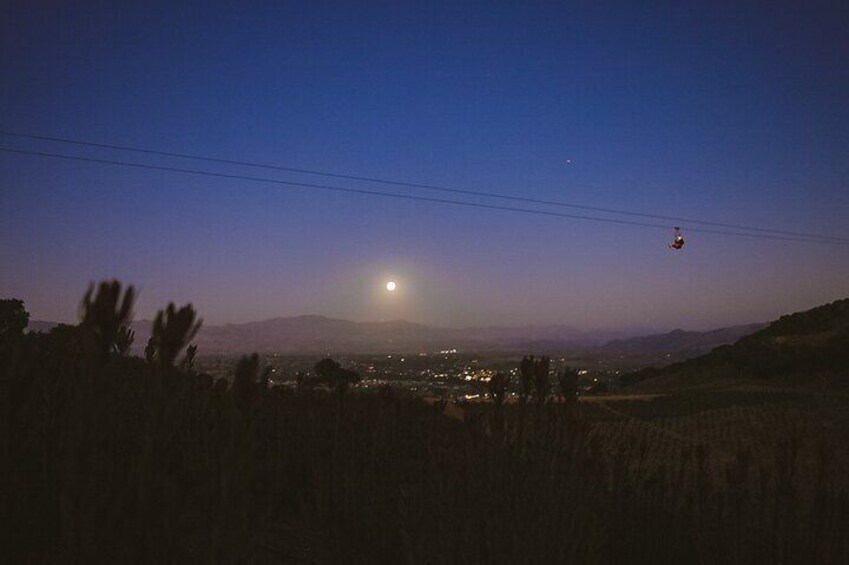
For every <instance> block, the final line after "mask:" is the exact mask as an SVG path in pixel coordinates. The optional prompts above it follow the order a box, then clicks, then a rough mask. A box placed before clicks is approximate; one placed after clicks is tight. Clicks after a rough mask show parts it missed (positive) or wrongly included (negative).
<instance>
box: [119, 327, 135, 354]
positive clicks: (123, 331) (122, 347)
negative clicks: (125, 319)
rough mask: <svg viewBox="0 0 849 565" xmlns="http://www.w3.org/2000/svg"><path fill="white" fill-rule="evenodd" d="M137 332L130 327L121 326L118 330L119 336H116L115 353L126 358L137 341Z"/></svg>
mask: <svg viewBox="0 0 849 565" xmlns="http://www.w3.org/2000/svg"><path fill="white" fill-rule="evenodd" d="M135 338H136V332H134V331H133V330H131V329H130V328H129V326H121V327H120V329H118V335H117V336H115V352H116V353H117V354H118V355H122V356H126V355H127V354H129V352H130V347H132V346H133V341H135Z"/></svg>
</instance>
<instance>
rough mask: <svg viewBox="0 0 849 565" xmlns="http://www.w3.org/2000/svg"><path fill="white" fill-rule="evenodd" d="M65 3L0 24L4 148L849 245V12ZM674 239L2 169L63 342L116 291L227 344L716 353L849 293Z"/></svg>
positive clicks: (825, 249) (13, 213) (806, 262)
mask: <svg viewBox="0 0 849 565" xmlns="http://www.w3.org/2000/svg"><path fill="white" fill-rule="evenodd" d="M34 4H39V5H34ZM58 4H59V3H57V2H45V3H32V2H5V3H3V6H2V8H0V14H2V16H0V18H2V28H0V45H2V52H0V58H1V59H0V62H2V75H0V108H2V113H0V129H5V130H15V131H21V132H27V133H35V134H45V135H56V136H64V137H72V138H79V139H85V140H92V141H98V142H106V143H117V144H125V145H135V146H142V147H149V148H156V149H162V150H170V151H181V152H191V153H198V154H205V155H210V156H217V157H225V158H231V159H244V160H251V161H259V162H268V163H276V164H280V165H285V166H291V167H301V168H312V169H320V170H326V171H330V172H337V173H349V174H355V175H364V176H377V177H385V178H392V179H400V180H406V181H409V182H420V183H429V184H438V185H444V186H450V187H455V188H461V189H470V190H483V191H489V192H498V193H503V194H514V195H524V196H528V197H533V198H544V199H555V200H564V201H568V202H577V203H582V204H586V205H591V206H602V207H615V208H624V209H630V210H635V211H641V212H649V213H659V214H667V215H680V216H684V217H696V218H703V219H706V220H714V221H721V222H729V223H743V224H753V225H757V226H763V227H770V228H776V229H789V230H797V231H814V232H821V233H824V234H828V235H833V236H841V237H849V227H847V222H846V220H847V218H849V103H848V102H849V98H847V93H849V34H847V33H846V29H849V9H847V8H846V7H845V6H846V5H845V2H844V3H842V4H843V7H842V8H841V3H837V2H836V3H832V4H819V3H799V2H793V3H776V2H773V3H764V4H763V5H762V6H761V7H754V6H746V7H744V6H740V5H739V4H740V3H736V2H735V3H729V4H727V5H726V6H724V7H723V6H721V5H720V4H719V3H717V2H704V3H700V4H691V7H688V8H684V7H681V4H682V3H679V2H675V3H669V4H668V5H666V6H665V7H664V6H662V5H661V3H658V2H651V3H628V4H622V5H615V4H613V3H598V2H581V3H553V2H552V3H535V5H534V6H520V4H524V3H501V2H493V1H486V2H480V3H471V2H469V3H456V2H451V3H444V4H443V3H437V2H421V3H418V2H416V3H413V2H398V1H393V2H369V3H362V4H360V5H357V3H354V2H303V3H284V2H268V3H267V4H265V5H261V4H259V3H250V4H252V5H253V6H255V7H252V8H250V9H248V8H244V7H238V8H234V7H232V6H228V5H226V4H223V3H222V4H216V3H210V2H193V3H180V2H162V3H155V2H144V3H138V5H137V7H135V8H123V7H122V8H117V7H114V5H117V4H118V3H113V2H83V3H81V4H74V5H67V6H59V5H58ZM246 4H248V3H246ZM601 4H604V6H603V7H602V6H601ZM81 6H82V7H81ZM0 146H3V147H19V148H25V149H38V150H46V151H57V152H65V153H69V154H75V155H86V156H96V157H102V158H119V159H124V160H135V161H142V160H143V161H145V162H149V163H163V164H164V163H167V164H170V165H176V166H189V167H197V166H198V164H197V163H191V162H182V163H181V162H175V161H166V160H165V159H159V158H150V157H147V158H142V157H139V156H133V155H128V154H120V153H115V152H108V151H104V150H95V149H84V148H69V147H63V146H61V145H59V144H51V143H36V142H33V141H24V140H20V139H13V138H8V137H2V136H0ZM567 159H570V160H571V161H572V162H571V164H567V163H566V160H567ZM202 166H203V167H206V168H209V169H211V170H216V171H224V172H228V173H236V174H260V175H262V176H276V177H278V178H283V179H290V180H306V181H307V182H316V180H317V179H316V178H315V177H306V176H298V175H286V174H283V173H276V174H274V175H270V173H267V172H266V173H257V172H256V171H251V170H250V169H240V168H237V167H224V166H213V165H209V164H203V165H202ZM320 182H321V181H320ZM324 182H331V181H327V180H325V181H324ZM333 184H338V185H343V184H344V185H347V186H365V185H361V184H358V183H353V182H345V183H343V182H342V181H333ZM384 189H385V187H384ZM393 190H395V189H393ZM397 191H398V192H404V190H403V189H397ZM408 192H413V191H410V190H408ZM496 203H497V202H496ZM670 231H671V230H670ZM669 237H670V233H669V232H667V231H661V230H655V229H641V228H635V227H625V226H611V225H605V224H599V223H595V222H588V221H578V220H565V219H556V218H543V217H533V216H524V215H518V214H511V213H507V212H497V211H486V210H477V209H468V208H454V207H449V206H444V205H437V204H425V203H416V202H405V201H386V200H381V199H377V198H367V197H358V196H351V195H344V194H333V193H322V192H310V191H304V190H299V189H281V188H280V187H274V186H263V185H255V184H250V183H245V182H238V181H233V180H221V179H209V178H198V177H190V176H185V175H178V174H169V173H163V172H153V171H138V170H131V169H125V168H119V167H107V166H99V165H90V164H84V163H77V162H56V161H50V160H45V159H39V158H36V157H23V156H17V155H8V154H0V295H3V296H16V297H20V298H23V299H24V300H25V301H26V303H27V306H28V309H29V310H30V311H31V313H32V315H33V318H37V319H53V320H64V321H68V320H72V319H74V317H75V314H76V305H77V303H78V300H79V298H80V296H81V295H82V292H83V291H84V289H85V287H86V285H87V284H88V282H89V281H92V280H98V279H101V278H105V277H118V278H120V279H121V280H123V281H127V282H132V283H135V284H136V285H137V286H138V287H140V289H141V298H140V300H139V303H138V307H137V317H148V316H151V315H152V314H153V313H154V312H155V310H156V309H157V308H159V307H162V306H163V305H164V304H165V303H166V302H167V301H170V300H174V301H178V302H187V301H191V302H193V303H194V304H195V305H196V306H197V307H198V309H199V310H200V312H201V315H202V316H203V317H204V318H205V320H206V321H207V322H208V323H223V322H239V321H247V320H256V319H263V318H269V317H274V316H283V315H296V314H306V313H316V314H324V315H329V316H334V317H342V318H349V319H355V320H374V319H388V318H406V319H410V320H414V321H419V322H425V323H431V324H439V325H446V326H463V325H477V324H503V325H514V324H524V323H565V324H572V325H576V326H580V327H593V328H622V327H646V328H657V329H662V328H672V327H685V328H709V327H715V326H720V325H725V324H732V323H738V322H749V321H761V320H767V319H771V318H774V317H776V316H778V315H780V314H783V313H787V312H790V311H794V310H800V309H805V308H809V307H812V306H815V305H817V304H820V303H823V302H827V301H831V300H834V299H837V298H841V297H845V296H847V295H849V246H831V245H815V244H809V243H788V242H779V241H768V240H755V239H738V238H733V237H728V236H719V235H707V234H703V235H702V234H700V235H696V234H691V236H690V237H689V239H688V243H687V248H686V250H685V251H684V252H683V253H673V252H671V251H670V250H669V249H667V247H666V241H667V239H669ZM389 278H394V279H396V280H398V282H399V291H398V292H397V293H395V294H394V295H388V294H387V293H386V292H384V291H381V289H382V283H383V282H385V280H388V279H389Z"/></svg>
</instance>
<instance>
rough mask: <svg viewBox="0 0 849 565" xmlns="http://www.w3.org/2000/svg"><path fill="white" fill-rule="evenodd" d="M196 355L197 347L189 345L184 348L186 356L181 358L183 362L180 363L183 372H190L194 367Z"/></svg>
mask: <svg viewBox="0 0 849 565" xmlns="http://www.w3.org/2000/svg"><path fill="white" fill-rule="evenodd" d="M197 354H198V346H197V345H190V346H189V347H187V348H186V355H185V357H183V360H182V361H181V362H180V367H181V368H182V369H183V370H184V371H191V370H192V369H194V367H195V358H196V357H197Z"/></svg>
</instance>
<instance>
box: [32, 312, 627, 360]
mask: <svg viewBox="0 0 849 565" xmlns="http://www.w3.org/2000/svg"><path fill="white" fill-rule="evenodd" d="M54 325H56V324H54V323H51V322H41V321H35V322H31V323H30V327H29V331H47V330H49V329H50V328H51V327H52V326H54ZM132 329H133V330H134V331H135V334H136V335H135V343H134V347H133V349H134V351H135V352H139V351H141V350H142V349H143V348H144V345H145V344H146V343H147V340H148V338H149V337H150V329H151V321H150V320H140V321H137V322H133V324H132ZM623 334H624V335H627V334H625V333H624V332H612V331H584V330H579V329H576V328H574V327H571V326H566V325H546V326H523V327H498V326H491V327H472V328H461V329H456V328H440V327H434V326H427V325H423V324H416V323H413V322H407V321H404V320H392V321H386V322H352V321H349V320H338V319H334V318H326V317H324V316H294V317H288V318H273V319H270V320H263V321H259V322H247V323H242V324H225V325H218V326H215V325H204V326H203V327H202V328H201V330H200V332H199V333H198V335H197V337H196V339H195V343H197V345H198V347H199V349H200V352H201V353H202V354H233V353H249V352H254V351H256V352H259V353H271V352H274V353H289V354H291V353H418V352H428V351H439V350H444V349H457V350H460V351H507V350H511V351H512V350H516V351H525V350H526V349H527V350H528V351H531V350H532V349H533V347H532V346H533V344H545V345H546V346H547V348H548V349H547V351H558V350H563V349H565V348H571V349H577V348H586V347H595V346H598V345H600V344H602V343H604V342H606V341H609V340H610V339H614V338H620V337H623ZM529 347H531V349H528V348H529Z"/></svg>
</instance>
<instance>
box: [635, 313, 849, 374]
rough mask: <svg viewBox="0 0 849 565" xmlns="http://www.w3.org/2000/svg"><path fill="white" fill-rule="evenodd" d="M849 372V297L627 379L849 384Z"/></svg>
mask: <svg viewBox="0 0 849 565" xmlns="http://www.w3.org/2000/svg"><path fill="white" fill-rule="evenodd" d="M847 372H849V299H842V300H837V301H835V302H832V303H830V304H825V305H823V306H818V307H816V308H813V309H811V310H807V311H805V312H797V313H795V314H789V315H786V316H782V317H781V318H779V319H778V320H776V321H774V322H772V323H771V324H769V326H767V327H766V328H764V329H762V330H760V331H757V332H755V333H753V334H751V335H748V336H745V337H742V338H741V339H739V340H738V341H737V342H736V343H734V344H733V345H725V346H721V347H717V348H716V349H713V350H712V351H711V352H710V353H707V354H706V355H702V356H700V357H696V358H694V359H690V360H687V361H683V362H681V363H675V364H673V365H669V366H668V367H664V368H648V369H643V370H640V371H636V372H633V373H629V374H627V375H625V376H623V378H622V382H623V384H624V385H626V386H630V385H634V384H636V383H642V386H643V387H645V386H663V387H666V386H671V387H676V386H693V385H697V384H706V383H711V382H713V381H716V380H720V379H722V380H724V379H729V378H733V379H740V378H755V379H761V380H771V381H781V382H794V383H814V382H816V383H821V382H823V378H825V379H826V380H828V381H831V382H832V383H835V384H840V383H843V384H846V379H845V378H844V377H845V376H846V374H847Z"/></svg>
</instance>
